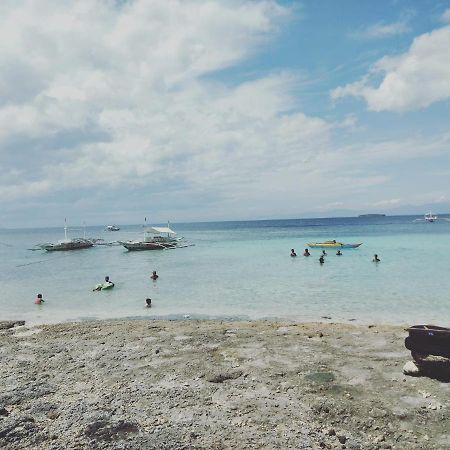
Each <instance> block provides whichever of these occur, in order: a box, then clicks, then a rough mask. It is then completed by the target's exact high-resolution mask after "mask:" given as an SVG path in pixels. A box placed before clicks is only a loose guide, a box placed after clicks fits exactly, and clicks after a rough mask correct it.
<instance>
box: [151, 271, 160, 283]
mask: <svg viewBox="0 0 450 450" xmlns="http://www.w3.org/2000/svg"><path fill="white" fill-rule="evenodd" d="M150 278H151V279H152V280H153V281H156V280H157V279H158V278H159V275H156V270H154V271H153V273H152V275H151V276H150Z"/></svg>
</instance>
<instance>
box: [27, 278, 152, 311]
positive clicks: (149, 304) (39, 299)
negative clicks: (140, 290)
mask: <svg viewBox="0 0 450 450" xmlns="http://www.w3.org/2000/svg"><path fill="white" fill-rule="evenodd" d="M158 278H159V275H158V274H157V273H156V270H154V271H153V272H152V274H151V275H150V279H152V280H153V281H156V280H157V279H158ZM113 287H114V283H113V282H112V281H111V280H110V278H109V276H106V277H105V282H104V283H99V284H97V285H96V286H95V288H94V289H92V290H93V291H101V290H104V289H109V288H113ZM34 303H35V304H36V305H42V303H45V300H44V299H43V298H42V294H37V296H36V298H35V299H34ZM145 305H146V307H147V308H151V307H152V299H151V298H146V299H145Z"/></svg>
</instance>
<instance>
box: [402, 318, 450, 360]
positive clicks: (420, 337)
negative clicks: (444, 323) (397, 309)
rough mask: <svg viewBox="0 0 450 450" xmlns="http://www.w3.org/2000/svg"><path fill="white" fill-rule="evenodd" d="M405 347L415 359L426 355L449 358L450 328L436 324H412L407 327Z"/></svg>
mask: <svg viewBox="0 0 450 450" xmlns="http://www.w3.org/2000/svg"><path fill="white" fill-rule="evenodd" d="M406 331H408V333H409V336H408V337H407V338H406V339H405V347H406V348H407V349H408V350H411V355H412V357H413V358H414V359H415V360H416V361H420V360H421V359H424V358H426V357H427V356H428V355H433V356H442V357H444V358H450V328H445V327H438V326H436V325H413V326H412V327H409V328H408V329H407V330H406Z"/></svg>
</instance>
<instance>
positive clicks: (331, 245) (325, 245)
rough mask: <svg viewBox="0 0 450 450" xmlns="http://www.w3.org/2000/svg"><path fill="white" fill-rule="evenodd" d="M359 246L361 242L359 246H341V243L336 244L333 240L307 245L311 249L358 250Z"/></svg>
mask: <svg viewBox="0 0 450 450" xmlns="http://www.w3.org/2000/svg"><path fill="white" fill-rule="evenodd" d="M360 245H362V242H361V243H360V244H343V243H342V242H337V241H334V240H333V241H325V242H314V243H309V244H308V246H309V247H312V248H358V247H359V246H360Z"/></svg>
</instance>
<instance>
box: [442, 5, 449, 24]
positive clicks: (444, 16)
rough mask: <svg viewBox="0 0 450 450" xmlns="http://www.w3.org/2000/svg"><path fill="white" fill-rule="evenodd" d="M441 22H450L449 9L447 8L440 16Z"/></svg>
mask: <svg viewBox="0 0 450 450" xmlns="http://www.w3.org/2000/svg"><path fill="white" fill-rule="evenodd" d="M441 20H442V22H450V8H447V9H446V10H445V11H444V12H443V13H442V16H441Z"/></svg>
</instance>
